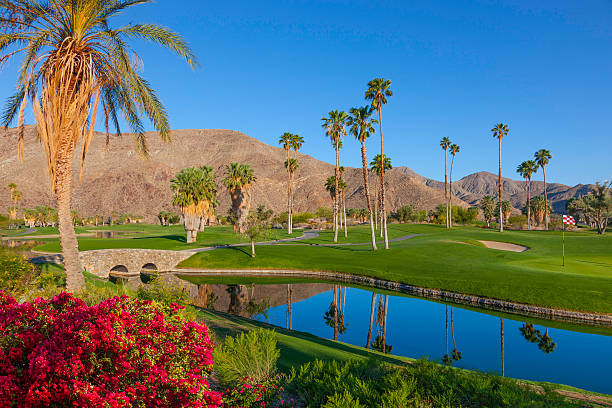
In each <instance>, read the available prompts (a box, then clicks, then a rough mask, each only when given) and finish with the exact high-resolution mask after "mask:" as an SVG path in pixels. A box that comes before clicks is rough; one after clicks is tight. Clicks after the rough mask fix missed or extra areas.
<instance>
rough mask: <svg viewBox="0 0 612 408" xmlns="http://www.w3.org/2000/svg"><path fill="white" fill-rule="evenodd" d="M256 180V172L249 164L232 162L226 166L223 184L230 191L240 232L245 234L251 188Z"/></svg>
mask: <svg viewBox="0 0 612 408" xmlns="http://www.w3.org/2000/svg"><path fill="white" fill-rule="evenodd" d="M256 180H257V177H256V176H255V172H254V171H253V169H252V168H251V166H250V165H248V164H239V163H230V164H229V165H227V166H225V179H223V184H224V185H225V187H226V188H227V189H228V191H229V193H230V197H231V199H232V211H233V213H234V216H235V217H236V224H237V227H238V232H239V233H240V234H244V233H245V231H246V223H247V217H248V215H249V208H250V206H251V202H250V199H251V196H250V189H251V186H252V185H253V183H255V181H256Z"/></svg>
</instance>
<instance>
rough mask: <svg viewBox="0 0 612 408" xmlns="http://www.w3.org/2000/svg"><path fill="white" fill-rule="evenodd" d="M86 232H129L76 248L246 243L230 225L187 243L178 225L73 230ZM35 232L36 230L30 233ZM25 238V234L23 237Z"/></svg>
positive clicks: (54, 246) (56, 247) (47, 242)
mask: <svg viewBox="0 0 612 408" xmlns="http://www.w3.org/2000/svg"><path fill="white" fill-rule="evenodd" d="M88 231H121V232H125V233H128V232H129V234H126V235H121V236H120V238H95V237H87V236H85V237H83V236H82V237H78V241H79V250H81V251H90V250H94V249H117V248H138V249H166V250H173V251H180V250H184V249H194V248H201V247H208V246H219V245H228V244H239V243H247V242H249V239H248V238H247V237H245V236H242V235H240V234H235V233H234V232H233V230H232V227H209V228H206V229H205V231H204V232H200V233H198V239H197V241H196V242H195V243H193V244H187V243H186V239H185V230H184V229H183V227H182V226H180V225H174V226H170V227H162V226H157V225H142V224H140V225H135V224H132V225H117V226H113V227H110V228H109V227H106V228H95V227H92V228H88V229H86V230H78V231H77V233H86V232H88ZM32 235H36V233H34V234H32ZM301 235H302V232H301V231H296V232H294V233H293V234H291V235H289V234H287V231H285V230H272V231H271V234H270V236H269V237H266V238H262V239H260V241H267V240H275V239H285V238H292V237H299V236H301ZM24 239H27V235H26V236H24ZM36 240H37V241H41V242H44V243H43V244H41V245H39V246H38V247H37V248H36V250H38V251H44V252H61V247H60V243H59V239H57V238H37V239H36Z"/></svg>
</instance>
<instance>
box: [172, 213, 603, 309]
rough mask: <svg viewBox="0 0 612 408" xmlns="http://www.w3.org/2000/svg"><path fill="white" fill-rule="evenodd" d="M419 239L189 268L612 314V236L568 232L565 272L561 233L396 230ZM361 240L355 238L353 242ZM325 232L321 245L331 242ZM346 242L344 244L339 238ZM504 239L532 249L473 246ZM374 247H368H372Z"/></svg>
mask: <svg viewBox="0 0 612 408" xmlns="http://www.w3.org/2000/svg"><path fill="white" fill-rule="evenodd" d="M395 228H398V229H399V228H401V234H402V235H408V234H410V233H412V234H420V235H418V236H415V237H413V238H411V239H408V240H405V241H399V242H391V249H390V250H388V251H377V252H373V251H371V250H370V249H369V248H368V245H351V246H341V245H338V246H308V245H304V244H305V242H295V243H288V244H285V245H278V246H262V247H261V248H260V249H259V250H258V257H257V258H253V259H247V258H250V257H249V256H248V253H246V252H244V251H242V250H241V249H239V248H228V249H219V250H215V251H209V252H202V253H198V254H195V255H194V256H192V257H191V258H189V259H187V260H185V261H184V262H182V263H181V264H180V266H181V267H184V268H203V269H206V268H220V269H223V268H227V269H251V268H265V269H268V268H269V269H285V268H288V269H298V270H324V271H339V272H346V273H354V274H358V275H366V276H372V277H379V278H383V279H387V280H391V281H396V282H403V283H408V284H412V285H416V286H422V287H430V288H439V289H445V290H450V291H454V292H460V293H468V294H474V295H480V296H487V297H491V298H497V299H504V300H510V301H515V302H522V303H528V304H534V305H540V306H547V307H554V308H563V309H571V310H581V311H588V312H597V313H612V298H611V297H610V296H608V294H609V293H612V251H611V250H610V248H612V238H610V236H609V235H597V234H596V233H594V232H571V233H570V232H566V234H565V247H566V258H565V267H562V266H561V251H560V249H561V248H560V247H561V232H559V231H549V232H544V231H506V232H504V234H499V233H497V232H495V231H494V230H491V229H486V228H476V227H455V228H453V229H452V230H447V229H445V228H443V227H441V226H435V225H404V224H403V225H389V232H390V233H391V232H392V231H393V230H394V229H395ZM352 235H356V234H352V233H350V234H349V237H351V236H352ZM329 238H330V236H329V233H322V234H321V237H320V238H319V239H320V240H321V239H323V240H326V239H329ZM339 239H340V238H339ZM480 240H490V241H503V242H509V243H514V244H519V245H524V246H526V247H528V248H529V250H528V251H525V252H521V253H515V252H508V251H501V250H494V249H490V248H486V247H484V246H482V245H480V244H479V245H472V244H471V243H474V242H477V241H480ZM365 242H367V241H365Z"/></svg>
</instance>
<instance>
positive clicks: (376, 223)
mask: <svg viewBox="0 0 612 408" xmlns="http://www.w3.org/2000/svg"><path fill="white" fill-rule="evenodd" d="M379 204H380V195H379V189H377V190H376V200H375V201H374V213H376V217H374V229H375V230H378V213H379V211H378V205H379ZM381 228H382V226H381ZM381 231H382V230H381Z"/></svg>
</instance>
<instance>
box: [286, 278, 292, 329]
mask: <svg viewBox="0 0 612 408" xmlns="http://www.w3.org/2000/svg"><path fill="white" fill-rule="evenodd" d="M292 306H293V285H291V284H289V285H287V328H288V329H289V330H293V310H292V309H293V307H292Z"/></svg>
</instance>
